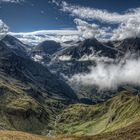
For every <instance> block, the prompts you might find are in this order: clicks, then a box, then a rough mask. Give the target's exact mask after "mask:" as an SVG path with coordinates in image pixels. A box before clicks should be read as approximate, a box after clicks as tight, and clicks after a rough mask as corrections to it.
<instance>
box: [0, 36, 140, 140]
mask: <svg viewBox="0 0 140 140" xmlns="http://www.w3.org/2000/svg"><path fill="white" fill-rule="evenodd" d="M68 44H70V45H68ZM139 45H140V38H129V39H125V40H121V41H112V42H99V41H98V40H96V39H95V38H91V39H86V40H84V41H79V42H76V43H72V42H64V43H63V44H60V43H58V42H55V41H44V42H42V43H41V44H39V45H37V46H34V47H30V46H28V45H26V44H24V43H22V42H21V41H19V40H18V39H16V38H15V37H13V36H10V35H7V36H5V37H4V38H3V39H2V40H1V41H0V116H1V117H0V129H1V130H3V131H4V132H3V133H4V136H7V135H13V134H9V133H10V132H9V131H7V130H12V131H15V133H17V134H18V133H20V132H16V131H22V132H28V133H32V134H39V135H45V136H48V137H50V136H57V135H58V138H56V139H63V138H64V139H68V138H69V136H68V137H65V136H63V135H70V137H74V138H73V139H82V138H81V136H83V139H94V138H93V137H92V135H96V136H95V140H96V139H97V140H98V139H103V138H102V137H104V135H105V136H106V137H105V139H111V138H112V137H114V134H115V136H116V137H114V139H115V138H116V139H117V137H121V138H122V139H125V138H124V137H123V135H121V134H122V133H124V134H125V135H127V134H128V132H129V130H131V131H130V133H131V134H132V135H131V137H133V136H134V133H133V130H135V129H136V130H137V131H138V128H139V126H138V124H139V121H140V120H139V116H140V110H139V106H140V96H139V88H140V87H139V86H138V85H133V84H132V85H131V84H129V85H128V84H126V85H120V86H119V87H118V88H117V89H107V90H99V89H98V87H97V86H96V85H83V84H79V85H77V84H75V82H74V81H71V78H72V77H73V76H75V75H77V74H80V75H82V74H88V73H90V71H91V67H96V66H97V65H98V63H104V64H106V65H109V64H112V63H113V64H118V63H119V62H120V61H121V60H122V59H124V58H125V59H124V61H125V60H126V59H127V58H126V54H127V57H128V56H130V55H131V54H134V57H135V58H138V57H139V51H140V47H139ZM137 122H138V123H137ZM136 123H137V125H135V124H136ZM125 127H126V128H125ZM123 128H124V129H123ZM125 130H126V131H125ZM121 132H122V133H121ZM138 132H139V131H138ZM138 132H136V135H137V134H138ZM6 134H7V135H6ZM19 135H20V134H19ZM27 135H28V134H27ZM73 135H74V136H73ZM89 135H90V136H89ZM31 137H32V136H31ZM33 137H35V136H33ZM37 137H38V136H37ZM96 137H97V138H96ZM121 138H120V139H121ZM17 139H18V137H17ZM34 139H35V138H34ZM40 139H41V138H40ZM42 139H46V140H47V139H48V138H46V137H45V138H44V137H42Z"/></svg>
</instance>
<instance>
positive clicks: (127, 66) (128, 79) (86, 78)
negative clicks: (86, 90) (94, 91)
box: [70, 58, 140, 90]
mask: <svg viewBox="0 0 140 140" xmlns="http://www.w3.org/2000/svg"><path fill="white" fill-rule="evenodd" d="M70 81H71V82H74V83H75V84H78V85H79V84H80V85H81V84H82V85H91V86H92V85H93V86H97V87H99V89H100V90H106V89H107V90H108V89H117V88H118V87H119V86H121V85H125V84H129V85H138V86H140V58H139V59H127V60H122V61H121V62H119V63H118V64H113V63H112V64H107V63H103V62H99V63H98V64H97V66H96V67H92V68H91V72H90V73H85V74H77V75H74V76H73V77H72V78H71V79H70Z"/></svg>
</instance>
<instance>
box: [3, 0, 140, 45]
mask: <svg viewBox="0 0 140 140" xmlns="http://www.w3.org/2000/svg"><path fill="white" fill-rule="evenodd" d="M2 23H3V24H2ZM4 24H6V25H7V26H8V27H9V31H8V33H10V34H11V35H14V36H15V37H17V38H18V39H20V40H21V41H23V42H24V43H28V44H33V45H34V44H38V43H39V42H42V41H44V40H55V41H58V42H65V41H70V40H72V41H79V40H83V39H87V38H96V39H98V40H100V41H108V40H122V39H125V38H132V37H133V38H134V37H140V1H139V0H128V1H126V0H0V26H2V28H3V27H4ZM5 27H6V26H5ZM3 30H4V29H3Z"/></svg>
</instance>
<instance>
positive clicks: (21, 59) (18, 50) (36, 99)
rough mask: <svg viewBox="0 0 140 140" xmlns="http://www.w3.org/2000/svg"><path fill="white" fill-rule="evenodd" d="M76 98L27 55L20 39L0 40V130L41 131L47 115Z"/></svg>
mask: <svg viewBox="0 0 140 140" xmlns="http://www.w3.org/2000/svg"><path fill="white" fill-rule="evenodd" d="M8 42H9V43H8ZM11 42H12V43H11ZM14 43H15V44H14ZM17 44H18V45H17ZM77 101H78V99H77V96H76V95H75V93H74V92H73V90H72V89H71V88H70V87H69V86H68V85H67V84H66V83H64V82H63V81H62V80H59V78H58V77H57V76H55V75H53V74H52V73H51V72H50V71H49V70H48V69H47V68H46V67H44V66H43V65H41V64H39V63H37V62H34V61H33V60H31V59H30V57H29V56H28V54H27V53H26V50H25V49H24V45H23V44H22V43H21V42H19V41H18V40H16V39H15V38H13V37H12V36H6V37H5V38H4V39H3V40H2V41H0V114H1V115H0V116H1V117H0V122H1V123H0V128H1V129H2V130H3V129H8V130H20V131H26V132H32V133H39V134H41V133H43V130H46V129H47V128H48V127H49V126H48V123H49V120H50V118H51V119H53V118H54V117H55V114H57V112H58V111H60V110H61V109H62V108H63V107H65V106H66V105H68V104H70V103H74V102H77Z"/></svg>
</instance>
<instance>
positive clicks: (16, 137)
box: [0, 122, 140, 140]
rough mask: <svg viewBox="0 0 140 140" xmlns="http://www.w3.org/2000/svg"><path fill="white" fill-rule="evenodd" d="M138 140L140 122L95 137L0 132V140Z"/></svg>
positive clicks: (139, 136)
mask: <svg viewBox="0 0 140 140" xmlns="http://www.w3.org/2000/svg"><path fill="white" fill-rule="evenodd" d="M126 139H127V140H140V122H137V123H134V124H132V125H130V126H128V127H125V128H121V129H118V130H116V131H113V132H109V133H104V134H100V135H95V136H81V137H78V136H77V137H75V136H72V137H70V136H59V137H56V138H47V137H43V136H38V135H33V134H28V133H24V132H18V131H0V140H126Z"/></svg>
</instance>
